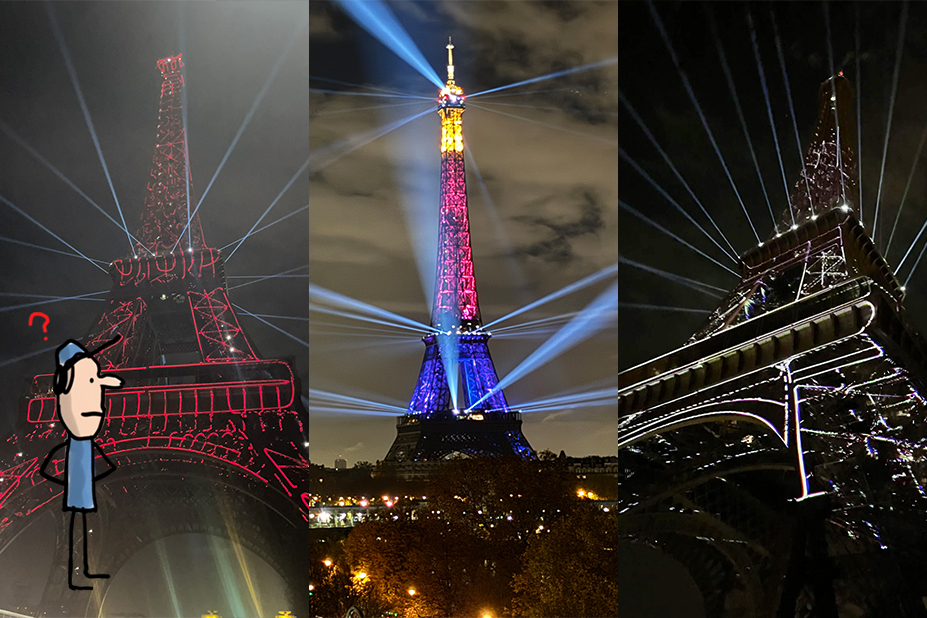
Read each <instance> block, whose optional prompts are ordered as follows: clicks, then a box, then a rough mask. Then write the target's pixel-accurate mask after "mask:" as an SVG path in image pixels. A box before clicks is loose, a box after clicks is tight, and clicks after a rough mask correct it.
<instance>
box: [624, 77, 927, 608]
mask: <svg viewBox="0 0 927 618" xmlns="http://www.w3.org/2000/svg"><path fill="white" fill-rule="evenodd" d="M820 98H821V107H820V114H819V116H818V122H817V128H816V131H815V134H814V138H813V141H812V143H811V145H810V147H809V149H808V153H807V157H806V159H805V161H804V171H803V174H802V176H801V178H799V180H798V182H796V183H795V186H794V190H793V192H792V194H791V196H790V204H789V207H788V209H786V210H785V211H784V214H783V216H782V218H781V219H780V222H779V224H778V230H777V231H775V233H774V234H773V235H772V237H771V238H769V239H768V240H767V241H765V242H763V243H761V244H760V246H758V247H755V248H753V249H752V250H750V251H748V252H747V253H745V254H744V255H742V256H741V276H742V280H741V282H740V283H739V284H738V285H737V286H736V287H735V288H734V289H733V290H732V291H731V292H730V293H729V294H728V295H727V297H726V298H725V299H724V300H723V301H722V302H721V305H720V306H719V307H718V309H717V310H716V311H714V312H713V313H712V314H711V315H710V316H709V318H708V320H707V322H706V323H705V325H704V326H703V327H702V328H701V329H700V330H699V331H698V332H696V333H695V334H694V335H693V336H692V338H691V339H690V340H689V341H688V342H686V344H685V345H683V346H682V347H680V348H678V349H676V350H673V351H671V352H669V353H668V354H664V355H662V356H660V357H658V358H655V359H654V360H651V361H649V362H647V363H644V364H642V365H639V366H637V367H634V368H631V369H629V370H627V371H625V372H623V373H622V374H621V375H620V376H619V386H620V388H621V389H622V390H621V391H620V393H619V421H618V422H619V436H618V444H617V446H618V448H619V454H620V456H621V458H622V460H623V462H624V464H623V467H624V468H625V469H626V470H627V478H626V480H625V483H624V485H623V490H624V491H625V492H626V494H625V496H624V498H623V501H624V503H625V504H624V506H623V507H622V508H621V510H622V515H621V516H620V517H621V518H622V521H624V522H626V528H627V531H628V535H629V537H633V538H636V539H638V540H646V541H647V542H650V543H652V544H655V545H657V546H659V547H661V548H662V549H664V551H666V552H667V553H668V554H670V555H672V556H675V557H676V558H677V559H678V560H679V561H680V562H682V563H683V564H684V565H685V566H686V567H687V569H688V570H689V572H690V573H691V574H692V576H693V579H694V580H695V582H696V583H697V584H698V586H699V588H700V589H701V592H702V595H703V598H704V603H705V615H709V616H734V615H737V616H742V615H749V616H779V617H786V616H787V617H789V618H792V617H797V616H832V617H834V618H836V616H837V615H838V612H839V614H840V615H866V616H924V615H927V612H925V609H924V604H923V603H922V598H927V587H925V584H924V582H925V581H927V580H925V578H924V567H923V565H924V563H925V557H927V542H925V538H927V537H925V535H924V534H923V513H924V512H925V510H927V491H925V485H924V483H925V481H927V464H925V461H927V460H925V456H927V426H925V424H924V422H923V419H924V417H925V415H927V402H925V400H924V393H925V392H927V391H925V385H927V345H925V343H924V340H923V339H922V338H921V337H920V335H919V334H918V333H917V332H916V331H915V329H914V328H913V327H912V326H911V325H910V324H909V323H908V321H907V320H906V318H905V312H904V307H903V300H904V288H903V287H902V286H901V285H900V284H899V283H898V281H897V279H896V278H895V276H894V274H893V272H892V270H891V268H890V267H889V265H888V264H887V263H886V261H885V260H884V259H883V258H882V256H881V255H880V254H879V251H878V249H877V248H876V246H875V245H874V243H873V242H872V240H871V239H870V237H869V235H868V234H867V232H866V229H865V228H864V227H863V225H862V224H861V223H860V222H859V220H858V219H857V216H856V212H857V209H858V204H857V194H858V188H857V166H856V153H855V152H854V148H853V147H854V145H855V144H856V136H855V130H856V122H855V118H854V114H853V93H852V90H851V88H850V85H849V83H848V82H847V80H846V79H845V78H844V77H843V76H842V75H838V76H834V77H832V78H831V79H829V80H827V81H826V82H825V83H824V84H823V85H822V87H821V97H820Z"/></svg>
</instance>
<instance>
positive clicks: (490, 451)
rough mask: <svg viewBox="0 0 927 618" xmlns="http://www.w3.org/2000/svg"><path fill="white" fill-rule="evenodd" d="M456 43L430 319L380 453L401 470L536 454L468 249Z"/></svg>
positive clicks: (444, 100) (450, 64)
mask: <svg viewBox="0 0 927 618" xmlns="http://www.w3.org/2000/svg"><path fill="white" fill-rule="evenodd" d="M453 49H454V46H453V45H452V44H451V43H450V42H448V45H447V84H446V85H445V87H444V88H443V89H442V90H441V95H440V97H439V98H438V115H439V116H441V213H440V227H439V231H438V264H437V274H436V277H435V297H434V303H433V304H432V313H431V326H432V328H433V329H434V331H435V332H434V333H432V334H429V335H427V336H425V337H424V338H423V341H424V342H425V359H424V360H423V361H422V368H421V371H420V373H419V377H418V383H417V384H416V386H415V391H414V393H413V394H412V400H411V402H410V403H409V408H408V411H407V412H406V414H405V415H404V416H401V417H400V418H399V420H398V423H397V436H396V440H395V441H394V442H393V445H392V447H390V449H389V452H388V453H387V455H386V459H385V460H384V461H385V462H386V463H387V464H389V465H391V466H393V467H395V468H396V469H398V470H399V471H400V473H401V474H403V475H405V476H409V477H412V476H417V475H423V476H427V475H428V474H430V472H431V471H433V470H434V469H435V467H436V465H438V464H437V463H436V462H441V461H444V460H447V459H452V458H455V457H476V456H492V455H506V454H509V455H513V454H514V455H516V456H518V457H522V458H533V457H534V456H535V455H534V451H533V450H532V449H531V447H530V446H529V445H528V442H527V440H525V437H524V435H523V434H522V432H521V417H520V414H519V413H518V412H516V411H513V410H510V409H509V405H508V402H507V401H506V399H505V394H504V393H503V392H502V390H501V389H499V388H498V385H499V378H498V376H497V375H496V369H495V367H494V366H493V362H492V357H491V356H490V355H489V346H488V345H487V342H488V341H489V338H490V336H491V335H490V333H488V332H486V331H485V330H483V329H482V318H481V317H480V305H479V300H478V299H477V294H476V278H475V276H474V273H473V256H472V250H471V248H470V219H469V214H468V208H467V181H466V174H465V171H464V141H463V112H464V101H465V99H466V97H465V95H464V92H463V90H462V89H461V88H460V86H458V85H457V84H456V83H455V81H454V58H453Z"/></svg>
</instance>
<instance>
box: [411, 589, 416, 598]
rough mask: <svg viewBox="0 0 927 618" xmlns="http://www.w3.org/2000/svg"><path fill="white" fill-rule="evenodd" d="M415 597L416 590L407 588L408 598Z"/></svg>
mask: <svg viewBox="0 0 927 618" xmlns="http://www.w3.org/2000/svg"><path fill="white" fill-rule="evenodd" d="M415 595H416V590H415V588H409V596H410V597H414V596H415Z"/></svg>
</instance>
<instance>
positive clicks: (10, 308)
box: [0, 290, 109, 313]
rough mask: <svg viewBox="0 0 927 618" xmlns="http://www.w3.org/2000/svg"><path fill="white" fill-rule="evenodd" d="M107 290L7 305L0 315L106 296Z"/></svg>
mask: <svg viewBox="0 0 927 618" xmlns="http://www.w3.org/2000/svg"><path fill="white" fill-rule="evenodd" d="M108 292H109V290H102V291H100V292H91V293H90V294H80V295H78V296H61V297H58V298H53V299H50V300H40V301H36V302H34V303H24V304H21V305H7V306H6V307H0V313H6V312H7V311H15V310H16V309H25V308H27V307H38V306H41V305H51V304H53V303H60V302H62V301H65V300H88V299H89V297H91V296H98V295H100V294H106V293H108Z"/></svg>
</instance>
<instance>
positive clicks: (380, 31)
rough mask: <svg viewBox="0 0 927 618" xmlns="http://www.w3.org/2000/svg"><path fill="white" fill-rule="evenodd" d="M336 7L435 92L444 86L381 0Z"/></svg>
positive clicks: (353, 0) (342, 2)
mask: <svg viewBox="0 0 927 618" xmlns="http://www.w3.org/2000/svg"><path fill="white" fill-rule="evenodd" d="M335 1H336V2H337V4H338V6H340V7H341V9H342V10H343V11H344V12H345V13H347V14H348V15H349V16H350V17H351V19H353V20H354V21H355V22H356V23H357V25H359V26H360V27H361V28H363V29H364V30H366V31H367V32H368V33H370V35H372V36H373V37H374V38H375V39H377V40H378V41H380V42H381V43H383V45H385V46H386V47H387V48H388V49H390V50H391V51H392V52H393V53H395V54H396V55H397V56H399V57H400V58H402V59H403V60H405V61H406V62H407V63H408V64H409V66H411V67H412V68H413V69H415V70H416V71H418V72H419V73H421V74H422V76H423V77H424V78H425V79H427V80H428V81H430V82H431V83H432V84H434V85H435V86H437V87H438V88H443V87H444V83H443V82H442V81H441V79H440V78H439V77H438V74H437V73H436V72H435V70H434V69H433V68H432V67H431V65H430V64H428V62H427V61H426V60H425V57H424V56H423V55H422V52H421V51H419V49H418V47H417V46H416V45H415V42H414V41H413V40H412V37H410V36H409V34H408V33H407V32H406V31H405V29H404V28H403V27H402V24H400V23H399V20H398V19H396V16H395V15H393V12H392V11H391V10H390V9H389V7H388V6H387V5H386V3H385V2H382V0H335Z"/></svg>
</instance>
